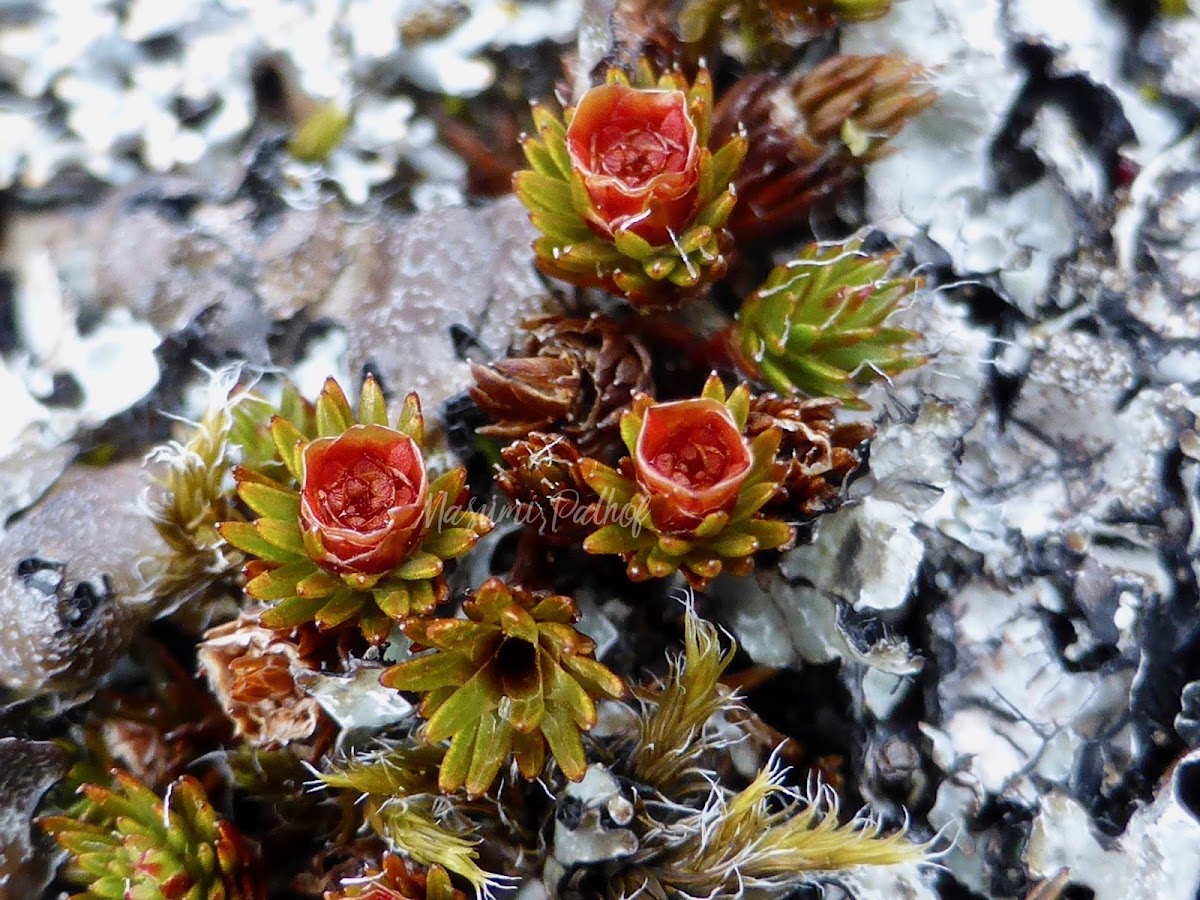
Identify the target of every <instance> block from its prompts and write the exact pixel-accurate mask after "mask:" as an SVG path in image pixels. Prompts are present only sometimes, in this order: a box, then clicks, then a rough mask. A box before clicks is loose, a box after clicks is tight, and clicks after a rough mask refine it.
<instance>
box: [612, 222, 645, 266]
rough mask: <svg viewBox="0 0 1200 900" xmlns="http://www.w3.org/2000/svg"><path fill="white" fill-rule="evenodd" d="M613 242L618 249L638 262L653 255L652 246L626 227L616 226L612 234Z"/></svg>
mask: <svg viewBox="0 0 1200 900" xmlns="http://www.w3.org/2000/svg"><path fill="white" fill-rule="evenodd" d="M613 243H614V244H616V245H617V249H618V250H620V251H621V252H622V253H624V254H625V255H626V256H628V257H629V258H630V259H636V260H637V261H638V262H645V261H646V260H647V259H649V258H650V257H651V256H653V255H654V246H653V245H652V244H651V243H650V242H649V241H647V240H646V239H645V238H643V237H641V236H640V235H637V234H634V233H633V232H632V231H630V230H629V229H628V228H618V229H617V230H616V232H614V234H613Z"/></svg>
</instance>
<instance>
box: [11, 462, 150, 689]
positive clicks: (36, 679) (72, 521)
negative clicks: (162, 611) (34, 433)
mask: <svg viewBox="0 0 1200 900" xmlns="http://www.w3.org/2000/svg"><path fill="white" fill-rule="evenodd" d="M144 484H145V476H144V470H143V468H142V465H141V462H140V461H137V460H131V461H129V462H124V463H119V464H117V465H113V466H108V467H106V468H90V467H87V466H75V467H73V468H71V469H69V470H67V472H66V473H65V474H64V475H63V476H62V478H61V479H59V481H58V482H57V483H56V484H55V485H54V487H53V488H51V489H50V491H49V492H48V493H47V494H46V495H45V497H43V498H42V500H41V502H39V503H38V504H37V505H36V506H34V507H33V508H32V509H31V510H29V512H27V513H26V514H25V515H24V516H23V517H22V518H20V519H19V520H18V521H17V522H16V524H15V525H13V526H12V528H11V529H10V530H9V531H8V532H7V533H6V534H5V535H4V536H3V537H0V685H4V686H6V687H8V688H12V689H14V690H16V691H19V692H21V693H44V692H48V691H68V692H86V691H87V690H88V689H90V688H94V687H95V686H96V683H97V681H98V680H99V679H100V678H101V677H102V676H103V675H104V674H105V673H106V672H107V671H108V669H109V668H110V667H111V666H112V664H113V663H114V662H115V661H116V659H117V658H118V657H119V656H120V655H121V654H122V653H123V652H124V651H125V649H126V648H127V647H128V646H129V643H130V642H131V641H132V640H133V638H134V637H135V636H136V635H137V634H138V632H139V631H140V630H141V629H142V628H143V627H144V626H145V624H146V623H147V622H149V621H150V619H151V618H153V616H154V613H155V607H154V605H153V604H152V602H151V594H150V591H149V589H148V585H147V582H146V579H145V577H144V573H143V569H142V567H143V566H144V565H145V564H146V563H147V561H148V560H149V558H150V557H152V556H153V555H155V554H159V553H162V552H163V551H164V550H165V545H164V544H163V543H162V541H161V540H160V538H159V537H158V533H157V532H156V531H155V530H154V527H153V525H152V524H151V523H150V520H149V519H148V518H147V517H146V516H145V515H143V514H142V512H141V511H140V510H139V509H138V508H137V502H138V497H139V495H140V494H141V491H142V488H143V486H144Z"/></svg>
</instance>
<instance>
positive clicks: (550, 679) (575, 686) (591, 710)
mask: <svg viewBox="0 0 1200 900" xmlns="http://www.w3.org/2000/svg"><path fill="white" fill-rule="evenodd" d="M546 663H547V665H546V666H545V668H544V670H543V673H542V676H543V678H544V679H545V684H546V696H547V697H548V698H549V699H550V700H551V701H552V703H553V706H554V708H556V709H557V708H565V709H567V710H570V713H571V717H572V719H573V721H574V722H575V724H576V725H577V726H578V727H579V728H583V729H587V728H591V727H592V726H593V725H595V724H596V704H595V703H593V702H592V698H591V697H589V696H588V693H587V691H585V690H584V689H583V685H581V684H580V683H579V682H578V681H576V680H575V679H574V678H572V677H571V676H570V675H568V674H567V673H566V672H565V671H564V670H563V668H562V667H561V666H560V665H559V664H558V663H557V662H555V661H554V660H552V659H548V660H546Z"/></svg>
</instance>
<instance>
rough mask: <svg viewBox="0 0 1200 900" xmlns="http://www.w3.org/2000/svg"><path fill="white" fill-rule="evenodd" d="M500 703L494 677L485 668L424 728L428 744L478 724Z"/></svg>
mask: <svg viewBox="0 0 1200 900" xmlns="http://www.w3.org/2000/svg"><path fill="white" fill-rule="evenodd" d="M497 699H498V698H497V696H496V690H495V687H494V686H493V685H492V684H491V673H490V672H489V671H488V670H487V669H486V668H485V669H482V670H480V671H479V672H476V673H475V674H474V675H473V676H471V678H470V680H468V681H467V683H466V684H464V685H463V686H462V687H460V688H459V689H458V690H457V691H455V692H454V693H453V694H452V695H451V697H450V699H449V700H447V701H446V702H445V703H443V704H442V705H441V707H440V708H439V709H438V711H437V712H436V713H434V714H433V716H432V717H430V719H429V721H428V722H427V723H426V725H425V737H426V740H429V741H443V740H445V739H446V738H448V737H450V736H451V735H453V734H456V733H457V732H459V731H461V730H462V729H464V728H466V727H468V726H469V725H471V724H472V723H476V722H478V721H479V717H480V716H481V715H483V713H484V712H486V711H487V710H489V709H491V708H493V707H494V706H495V703H496V700H497Z"/></svg>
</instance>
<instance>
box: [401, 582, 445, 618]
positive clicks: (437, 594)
mask: <svg viewBox="0 0 1200 900" xmlns="http://www.w3.org/2000/svg"><path fill="white" fill-rule="evenodd" d="M408 587H409V594H410V596H411V598H412V599H411V600H410V601H409V603H410V605H411V607H412V612H414V613H419V614H420V615H428V614H429V613H431V612H433V608H434V607H435V606H437V605H438V604H439V603H441V602H442V599H443V597H442V594H443V593H445V582H444V581H442V579H440V578H438V579H433V578H426V579H424V580H423V581H413V582H410V583H409V586H408Z"/></svg>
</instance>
